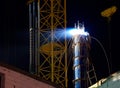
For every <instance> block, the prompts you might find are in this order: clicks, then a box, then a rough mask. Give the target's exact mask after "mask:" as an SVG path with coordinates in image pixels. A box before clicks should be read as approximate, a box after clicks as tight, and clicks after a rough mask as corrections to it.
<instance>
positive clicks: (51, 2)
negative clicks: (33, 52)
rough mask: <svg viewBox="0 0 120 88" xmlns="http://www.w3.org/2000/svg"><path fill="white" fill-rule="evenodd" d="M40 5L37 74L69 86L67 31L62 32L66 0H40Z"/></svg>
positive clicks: (64, 23) (63, 86)
mask: <svg viewBox="0 0 120 88" xmlns="http://www.w3.org/2000/svg"><path fill="white" fill-rule="evenodd" d="M31 1H32V0H30V2H29V3H31ZM33 1H34V0H33ZM38 7H39V8H38V10H39V11H38V18H39V19H38V22H39V23H38V30H39V33H38V34H39V41H40V42H39V45H40V47H39V49H38V51H39V58H38V60H37V61H38V68H37V70H38V71H37V72H38V73H36V74H37V75H38V76H40V77H42V78H43V79H46V80H49V81H52V82H55V83H56V84H58V85H60V86H61V88H67V87H68V85H67V81H68V77H67V42H66V35H65V33H61V31H63V32H65V31H66V0H38Z"/></svg>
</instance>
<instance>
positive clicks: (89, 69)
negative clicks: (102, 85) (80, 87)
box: [87, 63, 97, 85]
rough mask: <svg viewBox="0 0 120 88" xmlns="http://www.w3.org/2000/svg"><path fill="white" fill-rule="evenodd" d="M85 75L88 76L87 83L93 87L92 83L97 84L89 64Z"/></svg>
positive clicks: (92, 67) (91, 65)
mask: <svg viewBox="0 0 120 88" xmlns="http://www.w3.org/2000/svg"><path fill="white" fill-rule="evenodd" d="M87 75H88V81H89V84H90V85H93V84H94V83H96V82H97V76H96V73H95V69H94V66H93V64H92V63H91V64H89V68H88V71H87Z"/></svg>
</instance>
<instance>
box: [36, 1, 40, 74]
mask: <svg viewBox="0 0 120 88" xmlns="http://www.w3.org/2000/svg"><path fill="white" fill-rule="evenodd" d="M37 10H38V49H39V47H40V0H38V8H37ZM39 59H40V54H39V51H38V62H37V64H38V66H39V65H40V64H39V63H40V60H39ZM38 66H37V72H38ZM37 74H39V73H37Z"/></svg>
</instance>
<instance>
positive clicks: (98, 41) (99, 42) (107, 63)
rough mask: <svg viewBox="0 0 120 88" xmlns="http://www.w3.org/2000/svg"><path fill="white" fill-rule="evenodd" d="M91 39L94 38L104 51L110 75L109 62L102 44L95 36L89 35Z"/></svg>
mask: <svg viewBox="0 0 120 88" xmlns="http://www.w3.org/2000/svg"><path fill="white" fill-rule="evenodd" d="M91 39H94V40H96V41H97V42H98V43H99V45H100V46H101V48H102V49H103V52H104V54H105V57H106V60H107V64H108V71H109V75H110V72H111V71H110V64H109V60H108V57H107V53H106V51H105V49H104V47H103V45H102V43H101V42H100V41H99V40H98V39H97V38H95V37H93V36H91Z"/></svg>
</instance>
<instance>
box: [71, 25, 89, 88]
mask: <svg viewBox="0 0 120 88" xmlns="http://www.w3.org/2000/svg"><path fill="white" fill-rule="evenodd" d="M75 30H77V32H76V34H74V35H73V46H72V47H73V53H74V54H73V70H74V80H73V82H74V88H88V78H87V70H88V62H87V58H88V52H89V48H90V46H89V33H87V32H85V31H84V25H82V26H80V24H79V23H78V26H77V28H75ZM81 31H82V32H81ZM78 32H79V33H78ZM72 33H73V32H72ZM74 33H75V32H74Z"/></svg>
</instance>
